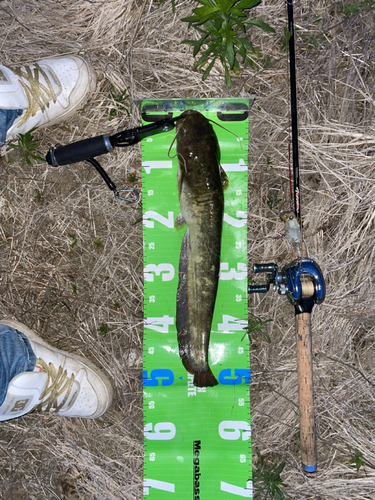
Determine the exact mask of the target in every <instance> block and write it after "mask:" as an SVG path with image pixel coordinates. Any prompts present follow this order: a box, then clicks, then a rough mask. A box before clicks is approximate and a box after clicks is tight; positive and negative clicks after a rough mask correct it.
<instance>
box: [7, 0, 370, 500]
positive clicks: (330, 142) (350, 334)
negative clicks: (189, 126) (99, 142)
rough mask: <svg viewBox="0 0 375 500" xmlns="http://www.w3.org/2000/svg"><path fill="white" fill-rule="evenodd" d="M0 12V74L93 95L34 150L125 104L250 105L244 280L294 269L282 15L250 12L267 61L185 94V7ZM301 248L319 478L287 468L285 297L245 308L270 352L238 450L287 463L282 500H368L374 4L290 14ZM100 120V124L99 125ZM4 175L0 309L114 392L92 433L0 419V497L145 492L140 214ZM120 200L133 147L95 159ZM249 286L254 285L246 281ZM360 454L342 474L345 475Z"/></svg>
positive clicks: (38, 169) (137, 172)
mask: <svg viewBox="0 0 375 500" xmlns="http://www.w3.org/2000/svg"><path fill="white" fill-rule="evenodd" d="M176 4H177V5H176V13H175V14H173V13H172V8H171V3H170V2H169V1H167V0H166V1H165V2H163V3H162V4H160V3H159V2H158V1H156V0H85V1H83V0H60V1H58V0H2V1H1V2H0V9H1V18H0V25H1V29H0V41H1V45H0V52H1V59H0V60H1V62H2V64H6V65H9V66H12V65H17V64H19V63H22V62H27V61H35V60H38V59H41V58H44V57H50V56H54V55H60V54H69V53H72V54H78V55H81V56H83V57H84V58H86V59H87V60H89V61H90V62H91V63H92V65H93V67H94V68H95V70H96V73H97V78H98V83H97V88H96V91H95V92H94V94H93V95H91V96H90V98H89V100H88V102H87V104H86V106H85V107H84V109H82V110H81V111H80V112H79V113H77V114H76V115H75V116H74V117H73V118H71V119H70V120H69V121H68V122H66V123H64V124H62V125H58V126H54V127H50V128H46V129H44V130H39V131H38V132H37V133H36V137H37V139H38V140H39V141H40V143H41V146H40V150H41V151H42V152H43V153H44V154H45V153H46V152H47V150H48V148H49V147H50V146H51V145H54V144H57V143H61V144H66V143H69V142H72V141H74V140H78V139H83V138H86V137H91V136H94V135H99V134H103V133H114V132H115V131H120V130H123V129H125V128H131V127H135V126H138V125H139V124H140V116H139V111H138V109H137V107H136V106H135V105H134V104H133V102H132V100H131V99H130V98H129V99H127V100H126V101H125V107H126V108H127V110H128V112H129V116H128V113H127V112H126V111H125V108H124V107H122V108H121V107H120V109H118V114H117V115H116V116H115V117H114V118H113V119H112V120H109V117H110V113H111V110H112V109H117V107H116V106H117V105H116V103H115V102H114V100H113V98H112V97H111V96H110V89H111V85H113V86H114V87H115V89H116V91H120V92H121V91H123V90H124V89H127V91H128V93H129V94H130V96H131V98H142V97H147V98H150V97H153V98H164V97H169V98H172V97H176V98H184V97H199V98H205V97H223V96H233V97H237V96H248V95H251V96H254V97H255V98H256V101H255V104H254V106H253V108H252V110H251V113H250V153H249V215H248V220H249V231H248V255H249V269H250V270H251V264H252V263H253V262H259V261H262V262H273V261H275V262H277V263H278V264H279V265H283V264H286V263H288V262H289V261H290V260H291V251H290V248H289V247H288V245H287V243H286V241H285V238H284V227H283V224H282V223H281V222H280V219H279V216H278V214H279V212H280V210H282V209H284V208H287V207H288V205H289V194H288V143H289V142H290V112H289V83H288V82H289V74H288V54H287V52H286V51H285V50H283V48H282V46H283V42H284V40H285V36H284V28H285V27H286V19H287V17H286V16H287V15H286V8H285V2H284V1H281V0H263V1H262V2H261V4H260V5H259V6H258V7H257V8H256V9H254V11H253V12H254V16H255V17H256V18H258V19H262V20H264V21H266V22H268V23H269V24H270V25H271V26H273V27H274V29H275V31H276V33H275V34H271V33H265V32H262V31H261V30H259V29H254V30H253V31H251V33H250V36H251V39H252V41H253V43H254V45H256V46H258V47H260V49H261V51H262V52H263V58H262V59H261V60H260V62H259V71H257V72H255V71H253V70H251V69H249V68H247V69H245V70H244V71H243V72H242V73H241V75H239V76H234V77H233V87H232V88H231V89H227V88H226V87H225V84H224V77H223V68H222V67H221V66H220V64H217V65H215V67H214V69H213V71H212V73H211V75H210V77H209V78H208V79H207V80H206V81H205V82H202V81H201V74H202V73H201V72H197V71H195V70H194V67H193V62H194V59H193V56H192V50H191V48H190V47H189V46H187V45H181V44H180V41H181V40H182V39H184V38H187V37H188V38H190V37H192V36H194V35H193V30H191V31H189V32H188V29H187V25H185V24H186V23H181V22H180V21H179V19H181V18H182V17H186V16H187V15H189V14H190V12H191V8H192V6H193V5H196V4H195V3H194V2H192V1H187V0H183V1H180V0H177V2H176ZM294 8H295V24H296V27H297V31H296V38H297V40H296V42H297V46H296V51H297V67H298V99H299V101H298V103H299V133H300V166H301V182H302V184H301V190H302V196H303V198H302V215H303V221H304V237H305V240H306V243H307V246H308V250H309V255H310V256H311V257H312V258H313V259H315V260H316V261H317V262H318V263H319V265H320V266H321V268H322V270H323V273H324V276H325V279H326V284H327V297H326V300H325V302H324V304H323V305H321V306H318V307H315V308H314V311H313V320H312V322H313V353H314V377H315V378H314V381H315V405H316V423H317V434H318V455H319V470H318V472H317V473H316V474H315V475H313V476H311V475H310V476H307V475H304V474H303V472H302V471H301V467H300V451H299V434H298V426H299V419H298V409H297V375H296V350H295V331H294V314H293V310H292V307H291V306H290V305H289V304H288V302H287V300H286V299H285V298H284V297H280V296H278V295H277V294H273V293H271V292H270V293H269V294H267V295H258V294H257V295H252V296H250V297H249V312H250V313H252V314H254V315H255V316H257V317H259V318H261V319H262V320H263V321H266V320H268V319H272V321H271V322H267V323H265V324H266V328H267V333H268V335H269V336H270V339H271V343H269V344H268V343H267V342H266V341H265V340H262V339H261V338H257V340H256V341H254V342H253V345H252V348H251V363H252V384H251V398H252V429H253V446H254V448H255V447H257V448H258V449H259V451H260V452H261V454H262V455H263V456H264V457H267V456H271V455H272V454H277V455H278V456H279V457H281V459H282V460H283V461H285V468H284V471H283V474H282V478H283V481H284V482H285V483H286V485H287V487H286V489H285V491H286V492H287V493H288V495H289V498H291V499H293V500H294V499H295V500H305V499H320V500H333V499H337V500H338V499H340V500H344V499H345V500H346V499H358V500H365V499H374V498H375V493H374V491H375V451H374V450H375V437H374V436H375V432H374V431H375V373H374V370H375V363H374V347H373V345H374V337H375V329H374V321H373V320H374V318H375V313H374V298H373V297H374V290H375V282H374V258H375V255H374V253H375V250H374V244H373V231H374V217H375V208H374V193H375V128H374V126H375V119H374V116H375V114H374V103H375V101H374V84H375V75H374V62H373V61H374V56H375V54H374V52H375V43H374V42H375V40H374V32H375V15H374V11H375V3H374V2H373V1H371V0H353V1H350V2H349V1H347V0H314V1H312V0H305V1H298V0H297V2H296V3H295V5H294ZM112 114H113V113H112ZM11 156H12V154H5V148H3V150H2V156H1V168H0V240H1V242H0V253H1V260H0V314H1V315H3V316H8V317H13V318H15V319H18V320H19V321H22V322H24V323H25V324H27V325H28V326H29V327H31V328H33V329H35V331H36V332H38V333H39V334H40V335H41V336H42V337H43V338H44V339H45V340H46V341H48V342H50V343H51V344H53V345H55V346H56V347H58V348H62V349H64V350H68V351H71V352H77V353H79V354H81V355H84V356H86V357H88V358H89V359H91V360H92V361H93V362H95V363H96V364H97V365H98V366H100V367H102V368H103V369H104V370H105V371H106V373H107V374H108V376H109V377H110V379H111V381H112V382H113V385H114V390H115V399H114V404H113V406H112V408H111V409H110V410H109V411H108V412H107V414H106V415H105V416H104V417H102V418H100V419H98V420H94V421H84V420H79V419H63V418H58V417H55V416H53V415H43V416H38V415H35V414H34V415H28V416H25V417H23V418H20V419H16V420H13V421H9V422H6V423H3V424H2V425H1V433H0V484H1V486H0V497H1V498H4V499H5V498H7V499H17V500H27V499H33V500H34V499H41V498H42V499H44V498H45V499H55V498H56V499H61V500H78V499H85V500H89V499H90V500H93V499H95V500H96V499H97V500H99V499H103V500H115V499H116V500H118V499H126V500H135V499H136V500H139V499H141V498H142V471H143V421H142V384H141V366H142V365H141V363H142V329H143V260H142V249H143V247H142V224H141V223H140V222H139V218H140V216H141V211H140V207H136V206H130V205H128V204H126V203H123V202H119V201H117V200H115V199H114V197H113V195H112V193H111V192H110V191H109V190H108V189H107V188H106V186H105V184H104V183H103V181H102V179H101V178H100V177H99V176H98V174H97V173H96V172H95V171H94V170H93V168H92V167H90V166H88V165H86V164H84V163H81V164H75V165H70V166H67V167H61V168H57V169H56V168H52V167H49V166H48V165H47V164H46V163H44V162H39V163H36V164H34V166H33V167H29V166H27V165H26V166H24V167H21V164H20V162H13V163H8V160H9V158H10V157H11ZM102 164H103V166H104V167H105V168H106V169H107V171H108V173H109V174H110V176H111V178H112V179H113V180H114V182H115V183H116V184H117V186H118V187H121V188H129V187H132V186H134V185H138V186H139V187H140V189H141V150H140V146H139V145H137V146H134V147H132V148H127V149H124V150H116V151H115V153H114V154H111V155H108V156H107V157H105V158H103V160H102ZM249 277H252V278H254V276H252V274H251V271H249ZM356 456H357V458H358V457H359V462H357V465H358V467H356V466H355V464H353V463H352V461H353V460H354V459H355V457H356Z"/></svg>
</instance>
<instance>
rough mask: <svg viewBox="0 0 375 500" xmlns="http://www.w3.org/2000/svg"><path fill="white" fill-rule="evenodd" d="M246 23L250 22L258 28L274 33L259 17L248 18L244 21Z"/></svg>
mask: <svg viewBox="0 0 375 500" xmlns="http://www.w3.org/2000/svg"><path fill="white" fill-rule="evenodd" d="M245 22H246V24H250V25H252V26H257V27H258V28H261V29H262V30H264V31H269V32H270V33H275V30H274V29H273V28H272V27H271V26H270V25H269V24H267V23H265V22H264V21H261V20H260V19H250V20H249V21H245Z"/></svg>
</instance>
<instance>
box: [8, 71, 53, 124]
mask: <svg viewBox="0 0 375 500" xmlns="http://www.w3.org/2000/svg"><path fill="white" fill-rule="evenodd" d="M32 67H33V70H34V73H33V71H32ZM32 67H30V66H24V67H22V68H21V67H17V68H9V69H10V70H11V71H13V73H14V74H15V75H17V76H18V77H19V78H20V80H19V82H20V84H21V85H22V87H23V89H24V91H25V94H26V98H27V103H28V108H27V111H26V113H25V114H24V116H23V117H22V120H21V121H20V123H19V124H18V126H21V125H23V124H24V123H25V122H26V121H27V120H28V119H29V118H30V116H34V115H35V114H36V112H37V111H38V109H41V110H42V112H44V110H45V109H46V107H47V108H48V107H49V103H50V101H51V100H52V101H53V102H56V99H57V96H56V93H55V91H54V89H53V86H52V83H51V80H50V79H49V77H48V75H47V73H46V72H45V71H44V70H43V68H41V67H40V66H39V65H38V64H37V63H34V64H33V66H32ZM40 75H42V76H43V78H44V80H45V82H46V84H47V86H46V85H44V84H43V83H42V82H40V81H39V76H40Z"/></svg>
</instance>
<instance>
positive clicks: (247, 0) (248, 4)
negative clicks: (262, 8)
mask: <svg viewBox="0 0 375 500" xmlns="http://www.w3.org/2000/svg"><path fill="white" fill-rule="evenodd" d="M260 1H261V0H241V1H240V2H238V4H237V5H236V7H237V9H252V8H253V7H255V6H256V5H258V4H259V3H260Z"/></svg>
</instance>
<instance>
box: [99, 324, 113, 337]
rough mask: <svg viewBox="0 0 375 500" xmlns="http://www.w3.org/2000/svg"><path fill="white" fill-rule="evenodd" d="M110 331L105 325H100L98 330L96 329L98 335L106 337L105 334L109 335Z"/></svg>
mask: <svg viewBox="0 0 375 500" xmlns="http://www.w3.org/2000/svg"><path fill="white" fill-rule="evenodd" d="M110 330H111V329H110V328H109V326H108V325H107V323H101V324H100V326H99V328H98V332H99V335H103V336H104V335H107V333H109V331H110Z"/></svg>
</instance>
